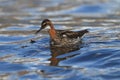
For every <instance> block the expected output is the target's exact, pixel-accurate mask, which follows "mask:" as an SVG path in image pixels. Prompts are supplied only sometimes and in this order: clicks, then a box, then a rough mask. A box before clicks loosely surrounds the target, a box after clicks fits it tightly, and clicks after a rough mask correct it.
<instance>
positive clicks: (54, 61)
mask: <svg viewBox="0 0 120 80" xmlns="http://www.w3.org/2000/svg"><path fill="white" fill-rule="evenodd" d="M79 49H80V48H79V46H78V45H77V46H74V47H73V46H72V47H53V46H50V50H51V58H50V59H49V60H50V65H51V66H58V64H59V62H60V61H62V60H65V59H67V58H70V57H74V56H75V55H77V54H73V55H69V56H65V57H62V58H57V56H59V55H62V54H67V53H69V52H72V51H76V50H79Z"/></svg>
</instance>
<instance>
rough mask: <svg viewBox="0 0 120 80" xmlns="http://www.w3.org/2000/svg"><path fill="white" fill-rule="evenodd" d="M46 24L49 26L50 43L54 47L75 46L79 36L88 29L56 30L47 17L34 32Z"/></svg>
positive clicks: (78, 41)
mask: <svg viewBox="0 0 120 80" xmlns="http://www.w3.org/2000/svg"><path fill="white" fill-rule="evenodd" d="M46 26H49V27H50V29H49V30H48V32H49V35H50V45H51V46H54V47H76V46H78V45H79V44H80V42H81V37H82V36H83V35H84V34H85V33H87V32H88V30H86V29H85V30H81V31H76V32H75V31H67V30H56V29H55V28H54V26H53V24H52V22H51V21H50V20H48V19H45V20H44V21H43V22H42V24H41V28H40V30H38V31H37V32H36V33H38V32H39V31H41V30H42V29H44V28H45V27H46Z"/></svg>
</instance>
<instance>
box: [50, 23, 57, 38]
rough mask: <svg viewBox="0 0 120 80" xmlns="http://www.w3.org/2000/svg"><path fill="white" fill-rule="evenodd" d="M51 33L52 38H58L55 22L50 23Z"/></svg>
mask: <svg viewBox="0 0 120 80" xmlns="http://www.w3.org/2000/svg"><path fill="white" fill-rule="evenodd" d="M49 34H50V37H51V39H55V38H57V35H56V30H55V28H54V26H53V24H50V30H49Z"/></svg>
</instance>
